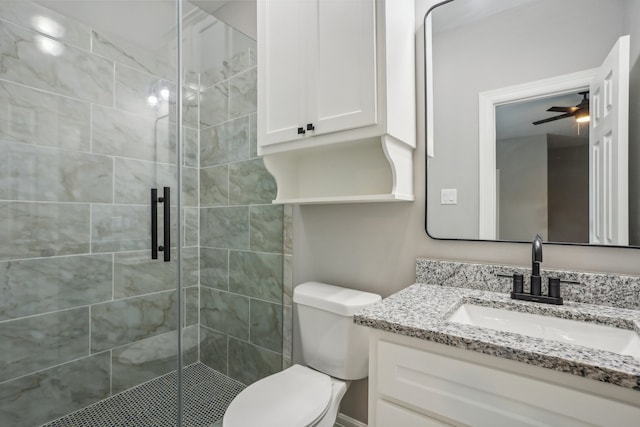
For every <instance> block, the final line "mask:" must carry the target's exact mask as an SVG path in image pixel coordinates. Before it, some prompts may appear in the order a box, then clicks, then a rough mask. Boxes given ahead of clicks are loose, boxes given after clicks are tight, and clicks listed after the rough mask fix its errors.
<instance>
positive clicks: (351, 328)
mask: <svg viewBox="0 0 640 427" xmlns="http://www.w3.org/2000/svg"><path fill="white" fill-rule="evenodd" d="M381 299H382V298H381V297H380V295H377V294H372V293H369V292H362V291H356V290H354V289H347V288H342V287H339V286H334V285H327V284H325V283H318V282H307V283H303V284H301V285H298V286H297V287H296V288H295V289H294V290H293V302H294V304H295V305H296V308H297V311H298V325H299V327H300V336H301V344H302V356H303V358H304V362H305V364H306V365H307V366H310V367H312V368H314V369H317V370H318V371H320V372H324V373H325V374H327V375H331V376H332V377H336V378H341V379H344V380H357V379H360V378H365V377H367V375H368V370H369V330H368V328H366V327H364V326H360V325H356V324H355V323H353V315H354V314H355V313H357V312H358V311H360V310H361V309H363V308H365V307H367V306H370V305H371V304H373V303H375V302H377V301H380V300H381Z"/></svg>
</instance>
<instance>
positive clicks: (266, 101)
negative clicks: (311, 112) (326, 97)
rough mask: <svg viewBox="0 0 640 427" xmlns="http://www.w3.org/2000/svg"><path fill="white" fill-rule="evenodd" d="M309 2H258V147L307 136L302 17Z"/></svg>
mask: <svg viewBox="0 0 640 427" xmlns="http://www.w3.org/2000/svg"><path fill="white" fill-rule="evenodd" d="M309 8H311V12H313V5H312V4H310V2H306V1H304V2H301V1H297V0H276V1H266V0H260V1H258V65H259V66H258V111H260V114H258V145H259V146H264V145H269V144H275V143H278V142H285V141H291V140H294V139H297V138H301V137H303V136H304V135H300V134H298V128H299V127H301V126H303V122H304V121H305V117H304V116H305V115H306V112H305V105H304V104H305V103H306V99H304V93H305V92H304V91H305V90H306V89H307V86H308V85H307V84H306V83H305V81H304V80H305V70H304V67H305V63H304V61H305V56H304V55H305V54H304V52H305V48H306V46H305V43H306V40H305V39H304V38H303V37H302V34H305V33H304V30H305V29H304V22H303V21H302V20H301V17H304V16H306V15H308V14H309V10H308V9H309Z"/></svg>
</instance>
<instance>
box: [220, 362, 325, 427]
mask: <svg viewBox="0 0 640 427" xmlns="http://www.w3.org/2000/svg"><path fill="white" fill-rule="evenodd" d="M330 400H331V378H330V377H329V376H328V375H326V374H323V373H320V372H317V371H314V370H313V369H310V368H307V367H304V366H300V365H293V366H292V367H290V368H288V369H285V370H284V371H282V372H278V373H277V374H274V375H270V376H268V377H266V378H263V379H261V380H260V381H258V382H255V383H253V384H251V385H250V386H249V387H247V388H246V389H244V390H243V391H242V392H241V393H240V394H239V395H238V396H237V397H236V398H235V399H234V400H233V401H232V402H231V405H229V408H228V409H227V412H226V413H225V415H224V422H223V426H224V427H247V426H262V427H276V426H277V427H301V426H309V425H312V424H313V423H314V422H315V421H317V420H318V419H319V418H321V417H322V416H323V415H324V413H325V412H326V411H327V408H328V407H329V402H330Z"/></svg>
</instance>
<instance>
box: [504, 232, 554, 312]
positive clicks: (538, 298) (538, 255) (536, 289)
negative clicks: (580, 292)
mask: <svg viewBox="0 0 640 427" xmlns="http://www.w3.org/2000/svg"><path fill="white" fill-rule="evenodd" d="M541 263H542V237H540V235H539V234H536V237H534V239H533V242H532V244H531V287H530V290H529V293H528V294H526V293H524V292H523V289H522V288H523V286H522V284H523V277H522V274H514V275H513V291H512V292H511V298H513V299H518V300H523V301H533V302H542V303H546V304H562V303H563V301H562V297H561V296H560V279H558V278H553V277H550V278H549V294H548V295H542V277H540V264H541ZM507 277H509V276H507Z"/></svg>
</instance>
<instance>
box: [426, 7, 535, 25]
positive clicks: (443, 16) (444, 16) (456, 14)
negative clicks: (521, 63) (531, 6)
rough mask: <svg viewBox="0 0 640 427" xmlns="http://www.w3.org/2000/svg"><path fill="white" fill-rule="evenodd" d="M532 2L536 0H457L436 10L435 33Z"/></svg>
mask: <svg viewBox="0 0 640 427" xmlns="http://www.w3.org/2000/svg"><path fill="white" fill-rule="evenodd" d="M532 1H534V0H455V1H452V2H450V3H447V4H445V5H442V6H439V7H437V8H436V9H434V11H433V12H432V20H433V21H432V22H433V31H434V33H440V32H444V31H449V30H451V29H453V28H456V27H460V26H462V25H466V24H469V23H471V22H475V21H480V20H483V19H485V18H487V17H489V16H492V15H496V14H498V13H501V12H504V11H505V10H509V9H513V8H515V7H520V6H523V5H525V4H527V3H531V2H532Z"/></svg>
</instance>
